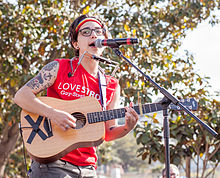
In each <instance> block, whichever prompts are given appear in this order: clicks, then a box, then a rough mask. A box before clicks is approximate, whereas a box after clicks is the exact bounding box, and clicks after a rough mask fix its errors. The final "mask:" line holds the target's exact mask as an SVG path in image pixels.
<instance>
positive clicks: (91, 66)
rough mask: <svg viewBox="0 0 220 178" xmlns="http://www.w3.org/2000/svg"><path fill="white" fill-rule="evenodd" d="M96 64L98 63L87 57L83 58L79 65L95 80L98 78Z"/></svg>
mask: <svg viewBox="0 0 220 178" xmlns="http://www.w3.org/2000/svg"><path fill="white" fill-rule="evenodd" d="M98 64H99V63H98V61H95V60H94V59H92V58H90V57H87V56H84V57H83V59H82V62H81V65H82V66H83V67H84V68H85V69H86V71H87V72H88V73H90V74H91V75H92V76H94V77H95V78H98Z"/></svg>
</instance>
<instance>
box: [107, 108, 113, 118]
mask: <svg viewBox="0 0 220 178" xmlns="http://www.w3.org/2000/svg"><path fill="white" fill-rule="evenodd" d="M109 116H110V117H109V119H108V120H112V119H113V118H114V117H113V111H112V110H109Z"/></svg>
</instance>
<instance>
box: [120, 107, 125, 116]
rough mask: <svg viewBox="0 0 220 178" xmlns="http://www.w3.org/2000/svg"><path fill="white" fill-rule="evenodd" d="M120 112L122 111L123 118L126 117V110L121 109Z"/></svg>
mask: <svg viewBox="0 0 220 178" xmlns="http://www.w3.org/2000/svg"><path fill="white" fill-rule="evenodd" d="M120 111H121V115H122V117H125V109H124V108H123V109H121V110H120Z"/></svg>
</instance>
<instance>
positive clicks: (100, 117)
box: [98, 112, 104, 122]
mask: <svg viewBox="0 0 220 178" xmlns="http://www.w3.org/2000/svg"><path fill="white" fill-rule="evenodd" d="M101 121H104V115H103V112H99V119H98V122H101Z"/></svg>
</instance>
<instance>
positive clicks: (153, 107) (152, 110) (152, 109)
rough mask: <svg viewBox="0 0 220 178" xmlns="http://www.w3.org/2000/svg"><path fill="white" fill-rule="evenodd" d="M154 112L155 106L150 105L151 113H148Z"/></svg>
mask: <svg viewBox="0 0 220 178" xmlns="http://www.w3.org/2000/svg"><path fill="white" fill-rule="evenodd" d="M154 111H156V108H155V105H154V104H151V111H150V112H154Z"/></svg>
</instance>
